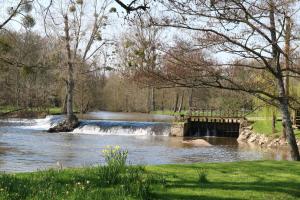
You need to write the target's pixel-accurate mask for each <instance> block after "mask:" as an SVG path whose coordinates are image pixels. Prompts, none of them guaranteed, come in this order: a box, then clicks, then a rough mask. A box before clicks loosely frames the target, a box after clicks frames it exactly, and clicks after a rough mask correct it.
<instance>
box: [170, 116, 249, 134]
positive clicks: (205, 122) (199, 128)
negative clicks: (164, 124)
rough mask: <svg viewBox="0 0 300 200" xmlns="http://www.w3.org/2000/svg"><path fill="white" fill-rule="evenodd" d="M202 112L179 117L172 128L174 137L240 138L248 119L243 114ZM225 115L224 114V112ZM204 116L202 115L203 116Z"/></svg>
mask: <svg viewBox="0 0 300 200" xmlns="http://www.w3.org/2000/svg"><path fill="white" fill-rule="evenodd" d="M221 113H222V112H220V111H218V112H216V111H212V110H208V111H207V110H206V111H204V110H202V111H201V112H194V113H189V114H187V115H181V116H179V117H177V119H176V123H174V124H173V126H172V127H171V135H172V136H181V137H233V138H238V137H239V132H240V127H241V126H244V125H245V122H246V119H245V117H244V115H243V114H242V113H241V112H232V113H231V114H230V113H229V112H226V114H221ZM223 113H224V112H223ZM201 114H202V115H201Z"/></svg>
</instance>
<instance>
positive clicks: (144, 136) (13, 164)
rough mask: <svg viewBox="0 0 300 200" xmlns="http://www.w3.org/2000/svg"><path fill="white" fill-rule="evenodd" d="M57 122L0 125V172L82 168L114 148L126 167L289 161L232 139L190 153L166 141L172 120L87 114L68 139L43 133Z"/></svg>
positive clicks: (176, 142)
mask: <svg viewBox="0 0 300 200" xmlns="http://www.w3.org/2000/svg"><path fill="white" fill-rule="evenodd" d="M61 119H62V116H48V117H47V118H46V119H36V120H29V119H22V120H21V119H7V120H0V171H5V172H25V171H26V172H27V171H36V170H43V169H47V168H53V167H57V165H58V164H57V163H58V162H59V163H61V164H62V165H63V166H65V167H82V166H91V165H97V164H100V163H103V162H104V158H103V156H102V150H103V149H104V148H105V146H107V145H119V146H121V147H122V148H124V149H127V150H128V151H129V156H128V161H129V163H131V164H170V163H193V162H230V161H239V160H261V159H276V160H281V159H290V158H289V156H288V154H287V152H286V151H275V150H263V149H260V148H257V147H251V146H248V145H242V144H238V142H237V141H236V139H234V138H204V139H205V140H207V141H208V142H209V143H210V144H212V145H213V146H210V147H194V146H190V145H187V144H183V143H182V138H176V137H169V136H168V135H169V132H170V122H171V121H172V120H173V118H172V117H171V116H163V115H149V114H137V113H112V112H92V113H89V114H87V115H84V116H81V119H82V123H81V124H80V127H79V128H77V129H75V130H74V131H73V132H72V133H47V132H45V130H47V129H48V128H49V127H50V126H53V125H55V124H56V123H58V122H59V121H60V120H61Z"/></svg>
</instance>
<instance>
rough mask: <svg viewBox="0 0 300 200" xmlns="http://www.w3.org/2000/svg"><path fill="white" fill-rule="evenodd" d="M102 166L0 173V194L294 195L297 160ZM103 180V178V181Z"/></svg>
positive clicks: (298, 184) (298, 183) (299, 171)
mask: <svg viewBox="0 0 300 200" xmlns="http://www.w3.org/2000/svg"><path fill="white" fill-rule="evenodd" d="M105 174H106V175H107V174H108V173H107V172H106V173H103V167H102V168H101V167H92V168H81V169H65V170H49V171H41V172H34V173H20V174H6V175H5V174H2V175H0V199H170V200H171V199H172V200H174V199H186V200H191V199H297V198H300V190H299V188H300V167H299V163H297V162H288V161H249V162H233V163H198V164H184V165H180V164H179V165H157V166H147V167H145V168H143V167H128V169H127V170H126V173H124V174H122V175H121V176H120V177H121V178H120V180H117V179H115V181H113V180H114V179H113V176H106V175H105ZM103 180H106V181H107V182H103Z"/></svg>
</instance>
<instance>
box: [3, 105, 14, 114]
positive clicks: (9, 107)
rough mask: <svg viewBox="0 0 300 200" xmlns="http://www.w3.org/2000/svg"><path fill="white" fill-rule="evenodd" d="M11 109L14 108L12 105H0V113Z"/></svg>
mask: <svg viewBox="0 0 300 200" xmlns="http://www.w3.org/2000/svg"><path fill="white" fill-rule="evenodd" d="M13 110H16V108H15V107H13V106H0V113H7V112H10V111H13Z"/></svg>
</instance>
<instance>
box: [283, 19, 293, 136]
mask: <svg viewBox="0 0 300 200" xmlns="http://www.w3.org/2000/svg"><path fill="white" fill-rule="evenodd" d="M291 29H292V22H291V18H290V17H287V18H286V27H285V38H284V39H285V50H284V51H285V54H286V56H285V69H286V70H287V71H286V77H285V78H284V88H285V93H286V96H287V97H288V96H289V82H290V80H289V71H288V69H289V68H290V41H291ZM282 126H283V129H282V136H283V138H285V139H286V128H285V127H286V126H285V124H284V123H283V124H282Z"/></svg>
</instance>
